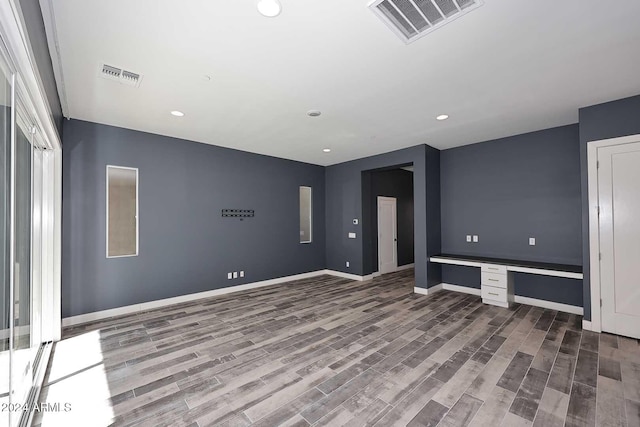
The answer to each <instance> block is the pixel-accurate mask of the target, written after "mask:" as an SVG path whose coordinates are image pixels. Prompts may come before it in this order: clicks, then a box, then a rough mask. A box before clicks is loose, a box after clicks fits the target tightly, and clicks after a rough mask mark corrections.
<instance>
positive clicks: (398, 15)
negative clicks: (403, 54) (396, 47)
mask: <svg viewBox="0 0 640 427" xmlns="http://www.w3.org/2000/svg"><path fill="white" fill-rule="evenodd" d="M483 3H484V0H374V1H373V2H371V3H370V4H369V8H370V9H371V10H372V11H373V13H375V14H376V15H378V17H379V18H380V19H382V21H384V23H385V24H387V25H388V26H389V28H391V30H392V31H393V32H394V33H396V34H397V35H398V37H400V38H401V39H402V40H403V41H404V42H405V43H407V44H408V43H411V42H413V41H415V40H417V39H419V38H420V37H422V36H425V35H427V34H429V33H430V32H431V31H433V30H435V29H437V28H440V27H442V26H443V25H445V24H448V23H449V22H451V21H453V20H454V19H456V18H459V17H461V16H462V15H465V14H467V13H469V12H471V11H472V10H474V9H477V8H478V7H480V6H482V4H483Z"/></svg>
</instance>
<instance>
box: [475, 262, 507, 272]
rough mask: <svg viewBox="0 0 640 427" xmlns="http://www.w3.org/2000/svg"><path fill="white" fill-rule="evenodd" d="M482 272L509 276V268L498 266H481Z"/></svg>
mask: <svg viewBox="0 0 640 427" xmlns="http://www.w3.org/2000/svg"><path fill="white" fill-rule="evenodd" d="M480 271H482V272H487V273H496V274H507V266H506V265H497V264H481V265H480Z"/></svg>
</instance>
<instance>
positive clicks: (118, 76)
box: [99, 64, 142, 87]
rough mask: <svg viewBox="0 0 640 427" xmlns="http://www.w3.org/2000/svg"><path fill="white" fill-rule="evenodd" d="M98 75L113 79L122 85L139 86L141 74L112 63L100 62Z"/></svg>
mask: <svg viewBox="0 0 640 427" xmlns="http://www.w3.org/2000/svg"><path fill="white" fill-rule="evenodd" d="M99 75H100V77H102V78H105V79H107V80H113V81H116V82H118V83H122V84H124V85H129V86H133V87H139V86H140V82H141V81H142V75H140V74H138V73H134V72H131V71H127V70H123V69H122V68H118V67H114V66H113V65H107V64H100V74H99Z"/></svg>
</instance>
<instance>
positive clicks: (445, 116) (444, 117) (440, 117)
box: [436, 114, 449, 121]
mask: <svg viewBox="0 0 640 427" xmlns="http://www.w3.org/2000/svg"><path fill="white" fill-rule="evenodd" d="M448 118H449V116H448V115H446V114H440V115H439V116H438V117H436V120H440V121H442V120H447V119H448Z"/></svg>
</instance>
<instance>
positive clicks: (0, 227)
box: [0, 56, 13, 426]
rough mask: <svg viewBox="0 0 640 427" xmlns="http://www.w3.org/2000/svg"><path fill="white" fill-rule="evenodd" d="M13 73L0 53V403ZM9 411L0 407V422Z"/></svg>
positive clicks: (4, 387)
mask: <svg viewBox="0 0 640 427" xmlns="http://www.w3.org/2000/svg"><path fill="white" fill-rule="evenodd" d="M12 81H13V75H12V73H11V72H10V71H9V69H8V67H7V64H6V63H5V62H4V61H3V58H2V57H1V56H0V221H1V222H0V242H1V244H0V405H5V404H8V403H9V394H10V392H11V384H10V372H11V370H10V369H11V368H10V366H11V365H10V356H11V327H10V326H11V277H10V265H11V260H10V254H11V249H10V243H11V227H10V219H11V194H12V191H11V187H12V184H11V169H12V168H11V159H12V156H11V122H12V120H11V118H12V114H11V111H12V108H11V105H12V87H13V85H12ZM7 425H9V412H8V411H0V426H7Z"/></svg>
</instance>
